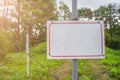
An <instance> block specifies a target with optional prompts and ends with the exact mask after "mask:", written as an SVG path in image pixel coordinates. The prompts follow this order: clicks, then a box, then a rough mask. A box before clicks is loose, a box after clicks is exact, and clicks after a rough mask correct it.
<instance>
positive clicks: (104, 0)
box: [56, 0, 120, 10]
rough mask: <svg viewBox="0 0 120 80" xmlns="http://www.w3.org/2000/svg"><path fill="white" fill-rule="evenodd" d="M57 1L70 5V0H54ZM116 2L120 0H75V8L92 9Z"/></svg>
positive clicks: (119, 2)
mask: <svg viewBox="0 0 120 80" xmlns="http://www.w3.org/2000/svg"><path fill="white" fill-rule="evenodd" d="M56 1H57V3H58V2H60V1H63V2H64V3H65V4H66V5H67V6H69V7H70V9H71V7H72V0H56ZM113 2H115V3H118V4H120V0H77V8H81V7H88V8H91V9H92V10H94V9H97V8H99V7H100V6H101V5H108V4H109V3H113Z"/></svg>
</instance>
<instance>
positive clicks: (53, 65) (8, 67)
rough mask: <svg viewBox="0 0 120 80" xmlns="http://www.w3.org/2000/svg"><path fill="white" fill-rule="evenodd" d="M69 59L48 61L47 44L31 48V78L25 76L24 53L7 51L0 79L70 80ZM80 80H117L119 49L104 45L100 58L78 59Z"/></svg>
mask: <svg viewBox="0 0 120 80" xmlns="http://www.w3.org/2000/svg"><path fill="white" fill-rule="evenodd" d="M71 71H72V61H71V60H48V59H47V56H46V43H42V44H39V45H38V46H35V47H32V48H30V77H29V78H26V54H25V52H21V53H9V54H8V55H7V56H6V58H5V60H4V61H2V62H0V80H26V79H29V80H71V73H72V72H71ZM78 75H79V80H120V76H119V75H120V50H112V49H110V48H106V58H105V59H102V60H98V59H95V60H79V61H78Z"/></svg>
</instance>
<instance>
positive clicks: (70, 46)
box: [47, 0, 105, 80]
mask: <svg viewBox="0 0 120 80" xmlns="http://www.w3.org/2000/svg"><path fill="white" fill-rule="evenodd" d="M72 20H74V21H48V22H47V58H48V59H73V65H72V80H78V73H77V59H95V58H104V57H105V56H104V54H105V53H104V23H103V21H75V20H77V0H72Z"/></svg>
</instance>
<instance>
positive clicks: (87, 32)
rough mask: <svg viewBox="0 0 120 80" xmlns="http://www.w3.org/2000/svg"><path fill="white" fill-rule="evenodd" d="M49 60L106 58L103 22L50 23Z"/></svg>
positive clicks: (48, 38) (48, 39)
mask: <svg viewBox="0 0 120 80" xmlns="http://www.w3.org/2000/svg"><path fill="white" fill-rule="evenodd" d="M47 43H48V44H47V57H48V58H49V59H88V58H89V59H90V58H92V59H93V58H104V24H103V21H49V22H48V23H47Z"/></svg>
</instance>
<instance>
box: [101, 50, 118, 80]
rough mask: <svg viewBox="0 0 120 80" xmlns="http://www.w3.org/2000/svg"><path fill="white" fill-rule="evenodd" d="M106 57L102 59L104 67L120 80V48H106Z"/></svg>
mask: <svg viewBox="0 0 120 80" xmlns="http://www.w3.org/2000/svg"><path fill="white" fill-rule="evenodd" d="M106 52H107V53H106V58H105V59H103V60H102V61H101V63H102V64H103V65H104V68H105V69H106V70H107V71H108V72H109V75H110V76H111V77H112V78H113V79H115V80H119V79H120V77H119V75H120V62H119V60H120V52H119V50H116V51H115V50H112V49H110V48H106Z"/></svg>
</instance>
